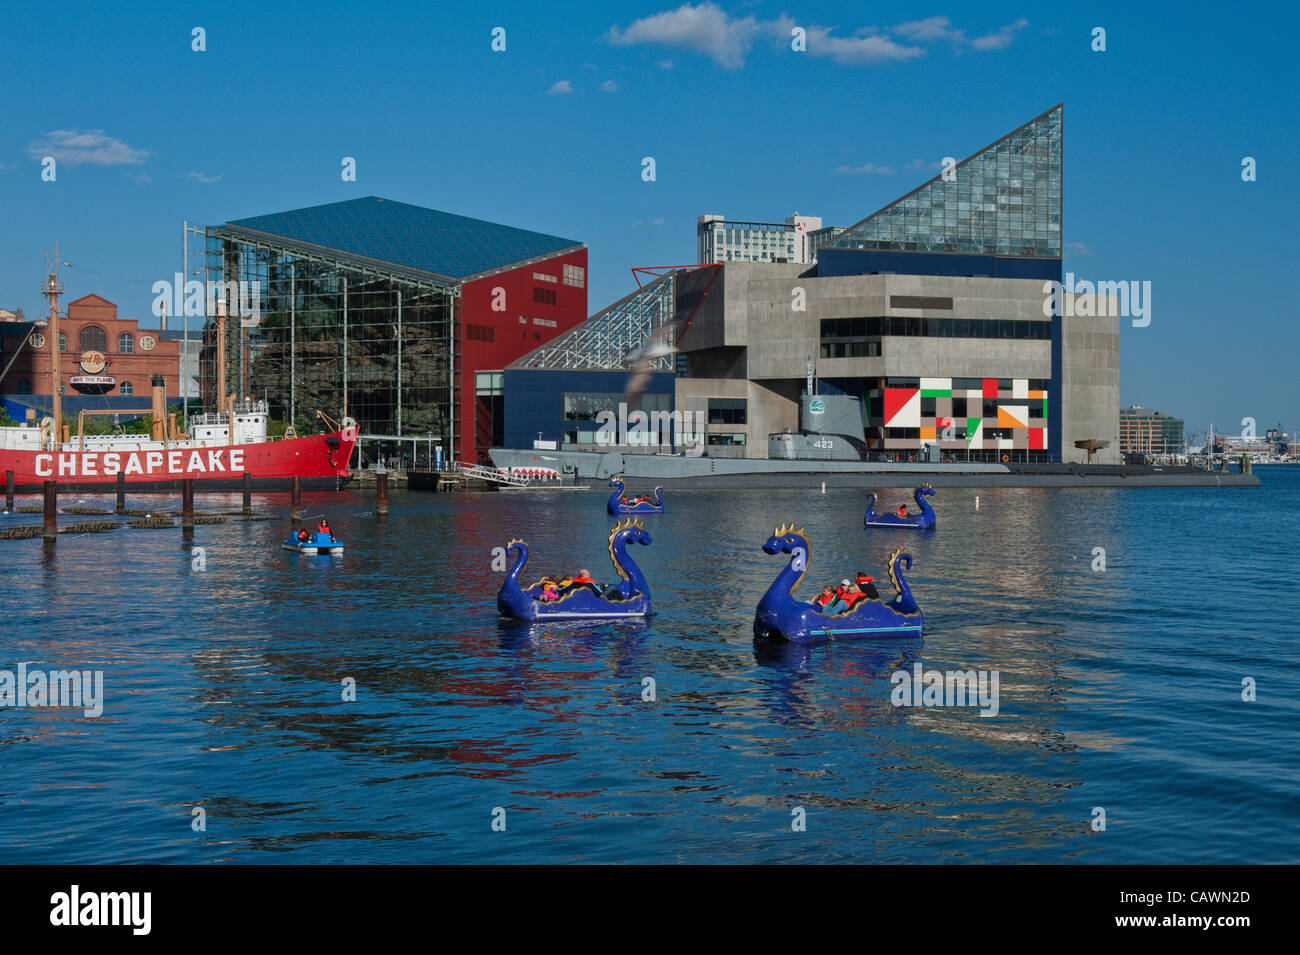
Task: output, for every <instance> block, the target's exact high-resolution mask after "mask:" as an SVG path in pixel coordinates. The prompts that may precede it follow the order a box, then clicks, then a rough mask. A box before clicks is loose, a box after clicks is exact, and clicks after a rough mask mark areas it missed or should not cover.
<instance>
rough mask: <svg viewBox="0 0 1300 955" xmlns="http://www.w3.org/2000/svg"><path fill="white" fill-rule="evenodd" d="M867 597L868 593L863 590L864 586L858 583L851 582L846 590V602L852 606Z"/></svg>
mask: <svg viewBox="0 0 1300 955" xmlns="http://www.w3.org/2000/svg"><path fill="white" fill-rule="evenodd" d="M866 597H867V595H866V594H864V593H863V592H862V588H861V587H859V586H858V585H857V584H849V587H848V589H847V590H846V591H844V602H845V603H846V604H848V605H849V606H850V607H855V606H857V603H858V601H859V600H865V599H866Z"/></svg>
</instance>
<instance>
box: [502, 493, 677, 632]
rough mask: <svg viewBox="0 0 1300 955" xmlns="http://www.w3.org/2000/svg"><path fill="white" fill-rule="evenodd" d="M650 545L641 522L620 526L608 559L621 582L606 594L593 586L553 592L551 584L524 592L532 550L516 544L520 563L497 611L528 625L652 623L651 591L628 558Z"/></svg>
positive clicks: (512, 571)
mask: <svg viewBox="0 0 1300 955" xmlns="http://www.w3.org/2000/svg"><path fill="white" fill-rule="evenodd" d="M649 543H650V535H649V534H647V533H646V531H645V525H644V524H642V523H641V522H640V521H638V520H635V519H633V518H630V517H629V518H628V519H627V520H625V521H619V522H618V523H617V524H615V525H614V529H613V530H612V531H610V532H609V559H610V562H611V563H612V564H613V565H614V570H615V571H616V572H617V573H618V575H619V577H620V578H622V579H621V581H620V582H619V583H617V584H614V585H613V586H611V587H608V588H605V589H604V590H601V589H600V588H598V587H597V586H595V585H592V584H574V585H571V586H569V587H566V588H560V587H558V586H557V587H554V588H548V587H547V584H548V583H551V582H550V581H547V580H546V578H543V579H542V580H539V581H537V583H535V584H531V585H529V586H527V587H521V586H520V584H519V575H520V574H522V573H523V571H524V566H525V565H526V564H527V563H528V545H527V544H526V543H524V542H523V541H522V540H512V541H510V543H508V544H506V552H507V553H509V552H510V551H514V554H515V563H514V566H513V567H511V568H510V572H509V573H507V574H506V579H505V582H504V583H502V584H501V589H500V590H499V591H498V592H497V609H498V610H499V611H501V615H502V616H503V617H512V618H514V619H516V620H529V621H533V620H584V619H593V618H619V617H622V618H628V617H642V618H644V617H648V616H650V614H651V613H652V611H651V609H650V587H649V585H648V584H647V583H646V579H645V575H644V574H643V573H641V568H640V567H638V566H637V565H636V561H634V560H633V559H632V557H631V555H629V554H628V552H627V546H628V544H649ZM548 589H551V590H552V592H554V593H556V594H557V596H556V598H555V599H550V600H545V599H543V596H544V594H545V592H546V591H547V590H548Z"/></svg>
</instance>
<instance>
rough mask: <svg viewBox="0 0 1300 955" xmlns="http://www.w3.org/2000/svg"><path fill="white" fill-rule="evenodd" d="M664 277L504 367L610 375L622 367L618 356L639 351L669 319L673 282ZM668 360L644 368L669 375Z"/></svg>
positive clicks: (671, 274) (665, 357) (670, 363)
mask: <svg viewBox="0 0 1300 955" xmlns="http://www.w3.org/2000/svg"><path fill="white" fill-rule="evenodd" d="M676 274H677V273H676V272H669V273H668V274H666V275H663V276H661V277H660V278H657V279H655V281H653V282H651V283H650V284H649V285H647V286H645V287H644V288H640V289H637V290H636V291H635V292H633V293H632V294H631V295H627V296H625V297H624V298H621V299H619V300H618V301H617V302H615V303H614V304H613V305H611V306H609V307H608V308H606V309H605V310H604V311H601V312H597V313H596V314H595V315H593V316H592V317H591V318H589V319H587V320H586V321H585V322H583V323H582V324H581V325H578V326H576V327H574V328H571V329H569V330H568V331H567V332H565V333H564V334H562V335H560V336H559V337H557V338H553V339H552V340H551V341H549V342H547V343H546V344H545V345H543V346H542V347H541V348H535V349H533V350H532V351H531V352H529V353H528V354H527V355H524V356H523V357H522V358H519V359H517V360H516V361H514V362H512V363H511V364H510V365H509V367H510V368H512V369H516V368H535V369H569V370H584V371H614V370H617V369H622V368H625V367H627V365H626V363H625V362H624V356H625V355H626V354H627V353H628V352H629V351H631V350H632V349H633V348H639V347H640V346H642V345H644V344H645V343H646V341H647V340H648V339H649V338H650V335H651V333H653V332H654V331H655V330H656V329H658V328H660V327H661V326H663V325H667V324H669V323H670V322H672V320H673V315H674V302H673V278H674V276H675V275H676ZM672 367H673V356H672V355H663V356H661V357H659V358H656V359H654V360H653V361H652V362H651V363H650V368H651V370H652V371H671V370H672Z"/></svg>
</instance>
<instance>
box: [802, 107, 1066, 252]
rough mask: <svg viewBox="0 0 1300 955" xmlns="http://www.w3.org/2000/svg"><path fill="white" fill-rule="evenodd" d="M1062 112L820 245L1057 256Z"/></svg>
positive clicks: (1032, 123)
mask: <svg viewBox="0 0 1300 955" xmlns="http://www.w3.org/2000/svg"><path fill="white" fill-rule="evenodd" d="M1064 109H1065V108H1064V105H1063V104H1059V103H1058V104H1057V105H1056V106H1053V107H1052V108H1051V109H1049V110H1048V111H1047V112H1045V113H1043V114H1042V115H1040V116H1037V117H1035V118H1034V119H1032V120H1030V121H1029V122H1028V123H1026V124H1025V125H1023V126H1021V127H1020V128H1019V129H1017V130H1016V131H1015V132H1013V133H1010V134H1009V135H1007V136H1004V137H1003V138H1001V139H999V140H998V141H997V142H995V143H994V144H993V145H991V146H989V147H988V148H987V149H984V150H981V151H980V152H978V153H976V154H975V155H973V156H971V157H969V158H967V159H964V160H962V161H961V162H960V163H958V164H957V165H956V166H955V167H953V168H952V169H951V170H949V171H948V176H949V177H950V179H951V181H944V173H943V172H940V174H939V175H938V176H935V178H933V179H931V180H930V181H929V182H927V183H926V184H925V185H923V186H921V187H919V188H917V189H915V190H913V191H912V192H909V193H908V194H907V195H905V196H903V197H902V198H901V199H897V200H895V201H894V202H893V203H891V204H889V205H887V206H885V208H883V209H881V210H880V211H879V212H876V213H874V214H873V215H870V216H868V217H867V218H865V219H863V220H862V221H861V222H859V223H858V224H857V225H854V226H851V227H850V228H849V229H847V230H846V231H845V232H843V233H842V234H841V235H839V236H838V237H837V238H835V239H834V240H833V241H831V242H829V243H827V244H826V246H824V247H825V248H828V249H871V250H878V251H902V252H962V253H975V254H980V255H1005V256H1026V257H1032V258H1060V257H1061V168H1062V150H1061V147H1062V139H1063V126H1064Z"/></svg>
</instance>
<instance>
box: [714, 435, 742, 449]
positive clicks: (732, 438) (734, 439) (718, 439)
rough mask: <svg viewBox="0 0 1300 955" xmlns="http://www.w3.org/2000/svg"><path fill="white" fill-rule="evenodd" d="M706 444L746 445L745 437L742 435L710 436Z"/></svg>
mask: <svg viewBox="0 0 1300 955" xmlns="http://www.w3.org/2000/svg"><path fill="white" fill-rule="evenodd" d="M705 443H706V444H712V445H715V446H716V445H723V446H728V445H739V444H744V443H745V435H744V434H743V433H741V434H710V435H708V436H707V437H706V438H705Z"/></svg>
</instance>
